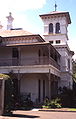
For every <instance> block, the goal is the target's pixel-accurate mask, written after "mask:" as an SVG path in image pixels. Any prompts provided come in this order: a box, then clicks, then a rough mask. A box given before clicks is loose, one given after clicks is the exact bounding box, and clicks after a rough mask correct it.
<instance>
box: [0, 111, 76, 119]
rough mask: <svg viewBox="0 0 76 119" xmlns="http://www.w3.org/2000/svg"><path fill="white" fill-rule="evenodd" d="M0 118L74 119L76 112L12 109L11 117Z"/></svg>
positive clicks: (1, 117)
mask: <svg viewBox="0 0 76 119" xmlns="http://www.w3.org/2000/svg"><path fill="white" fill-rule="evenodd" d="M0 119H76V112H66V111H64V112H62V111H56V112H54V111H14V112H13V115H12V116H11V117H9V116H0Z"/></svg>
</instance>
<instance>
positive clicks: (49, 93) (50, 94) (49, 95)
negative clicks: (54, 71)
mask: <svg viewBox="0 0 76 119" xmlns="http://www.w3.org/2000/svg"><path fill="white" fill-rule="evenodd" d="M49 99H50V100H51V74H50V69H49Z"/></svg>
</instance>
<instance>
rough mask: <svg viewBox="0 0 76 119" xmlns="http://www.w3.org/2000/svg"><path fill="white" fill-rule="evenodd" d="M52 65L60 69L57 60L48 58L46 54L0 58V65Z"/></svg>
mask: <svg viewBox="0 0 76 119" xmlns="http://www.w3.org/2000/svg"><path fill="white" fill-rule="evenodd" d="M49 64H50V65H53V66H54V67H56V68H57V69H60V66H59V65H58V64H57V62H56V61H55V60H54V59H52V58H51V57H50V59H49V58H48V57H46V56H44V57H39V58H35V57H34V58H24V59H22V58H21V59H17V58H12V59H8V58H7V59H4V58H1V59H0V66H29V65H49Z"/></svg>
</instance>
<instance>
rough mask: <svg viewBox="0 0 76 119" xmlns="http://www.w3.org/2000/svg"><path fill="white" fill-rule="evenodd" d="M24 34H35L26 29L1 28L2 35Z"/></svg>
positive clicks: (0, 33)
mask: <svg viewBox="0 0 76 119" xmlns="http://www.w3.org/2000/svg"><path fill="white" fill-rule="evenodd" d="M23 35H33V34H32V33H30V32H27V31H25V30H0V36H2V37H11V36H23Z"/></svg>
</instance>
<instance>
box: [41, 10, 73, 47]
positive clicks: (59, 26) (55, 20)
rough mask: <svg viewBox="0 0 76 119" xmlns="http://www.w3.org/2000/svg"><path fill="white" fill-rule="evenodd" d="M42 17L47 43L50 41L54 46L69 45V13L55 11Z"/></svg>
mask: <svg viewBox="0 0 76 119" xmlns="http://www.w3.org/2000/svg"><path fill="white" fill-rule="evenodd" d="M40 17H41V19H42V21H43V23H44V38H45V41H50V42H51V43H52V44H53V45H58V44H67V40H68V35H67V33H68V31H67V27H68V24H70V23H71V19H70V15H69V12H57V11H53V12H50V13H49V14H43V15H40Z"/></svg>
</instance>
